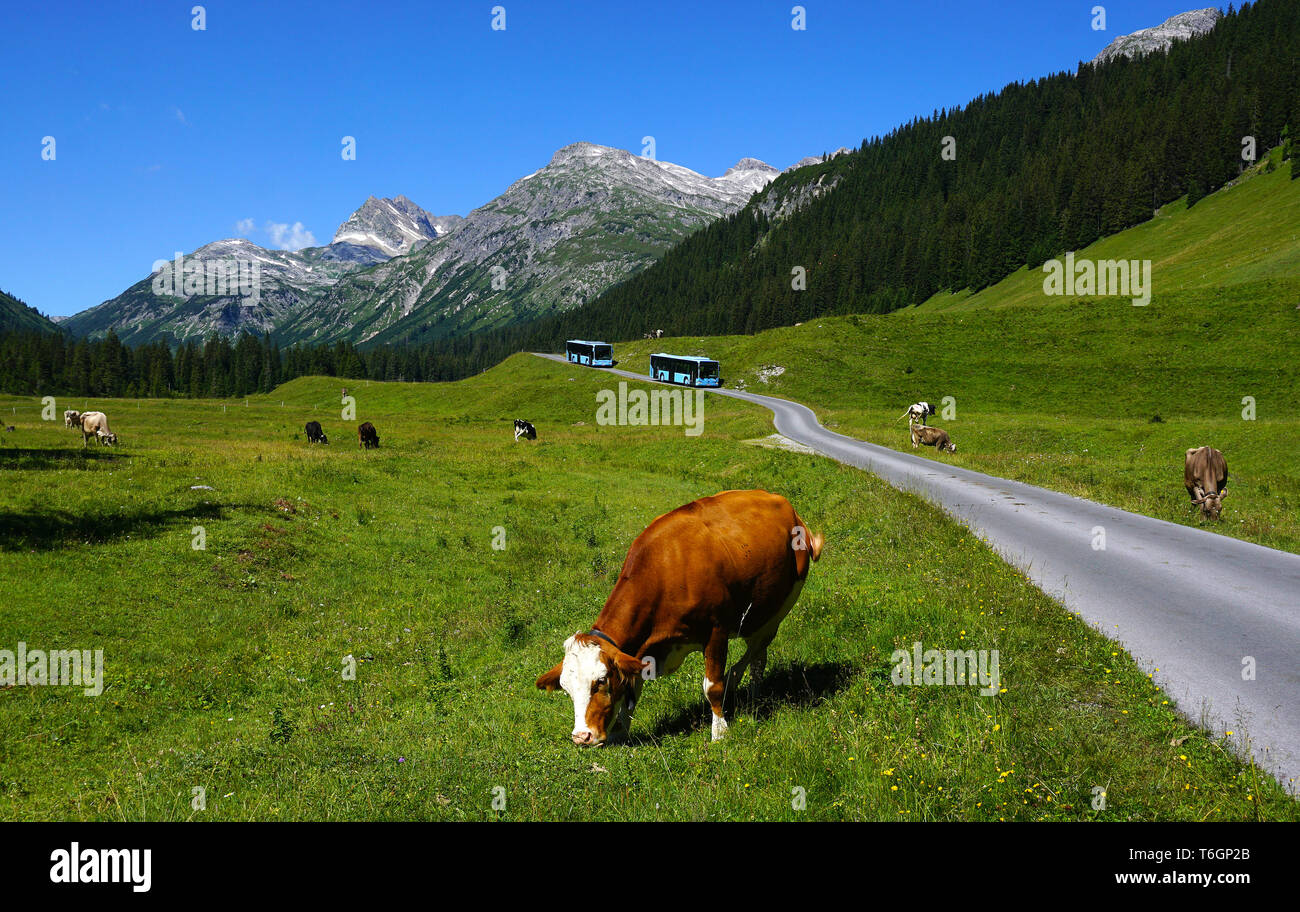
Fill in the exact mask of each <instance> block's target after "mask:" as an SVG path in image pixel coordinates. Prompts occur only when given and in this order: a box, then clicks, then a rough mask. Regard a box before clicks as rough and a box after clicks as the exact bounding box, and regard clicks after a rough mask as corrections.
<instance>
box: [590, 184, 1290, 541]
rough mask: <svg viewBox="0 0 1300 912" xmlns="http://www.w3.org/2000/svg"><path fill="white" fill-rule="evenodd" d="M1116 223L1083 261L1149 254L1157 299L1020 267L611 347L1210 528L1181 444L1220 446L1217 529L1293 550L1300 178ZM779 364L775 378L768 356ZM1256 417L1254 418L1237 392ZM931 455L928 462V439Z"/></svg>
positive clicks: (856, 425) (871, 434)
mask: <svg viewBox="0 0 1300 912" xmlns="http://www.w3.org/2000/svg"><path fill="white" fill-rule="evenodd" d="M1260 170H1261V173H1259V174H1258V175H1256V176H1251V177H1249V179H1247V180H1243V181H1241V182H1240V183H1238V184H1236V185H1234V186H1232V187H1229V188H1226V189H1224V190H1222V191H1219V192H1218V193H1216V194H1213V195H1212V196H1209V197H1207V198H1205V199H1203V200H1201V201H1200V202H1199V203H1197V204H1196V205H1195V206H1194V207H1193V208H1192V209H1190V210H1188V209H1187V208H1186V206H1185V205H1184V204H1183V202H1182V201H1180V202H1178V203H1175V204H1174V205H1172V206H1170V207H1167V208H1166V209H1165V210H1163V211H1162V212H1161V214H1160V216H1159V217H1158V218H1156V219H1155V220H1154V221H1152V222H1150V223H1148V224H1144V225H1141V226H1138V227H1136V228H1133V229H1130V230H1128V231H1125V232H1122V233H1121V234H1118V235H1115V236H1114V237H1110V238H1106V239H1104V240H1102V241H1099V242H1098V243H1096V244H1094V245H1092V246H1090V247H1087V248H1085V249H1084V250H1081V251H1079V252H1078V254H1077V256H1078V257H1079V258H1088V259H1094V260H1100V259H1109V258H1138V259H1144V258H1150V259H1151V260H1152V261H1153V263H1152V277H1153V285H1154V294H1153V296H1152V299H1151V303H1150V305H1148V306H1146V307H1135V306H1133V305H1132V304H1131V303H1130V300H1129V299H1127V298H1119V297H1108V298H1091V299H1084V298H1068V299H1067V298H1062V297H1049V296H1046V295H1044V294H1043V286H1042V282H1043V277H1044V276H1043V273H1042V272H1033V273H1030V272H1028V271H1024V270H1022V271H1021V272H1018V273H1016V274H1015V275H1012V276H1010V277H1008V278H1007V279H1005V280H1003V281H1002V282H1000V283H998V284H997V285H995V286H993V287H991V288H988V289H985V290H984V291H982V292H980V293H979V294H976V295H970V294H963V295H942V296H936V297H935V298H933V299H931V300H930V301H927V302H926V303H925V304H923V305H920V306H918V307H913V308H907V309H905V310H902V311H899V312H896V313H893V314H889V315H878V316H872V315H856V316H848V317H834V318H822V319H817V320H813V321H809V322H807V323H805V324H803V325H802V326H797V327H786V328H783V329H775V330H770V331H768V332H764V333H759V334H757V335H754V336H719V337H707V338H698V337H697V338H689V339H657V340H653V341H639V342H630V343H624V344H620V345H618V346H617V347H616V348H615V355H616V357H617V358H618V359H619V361H620V366H622V367H627V368H630V369H633V370H641V369H643V368H644V367H645V365H646V363H647V361H646V358H647V355H648V354H649V353H650V352H651V351H660V350H665V351H678V352H682V353H686V354H705V353H707V354H708V355H709V356H710V357H715V358H718V359H719V360H720V361H721V362H722V367H723V374H724V378H725V382H726V385H728V386H737V385H744V386H745V387H747V388H749V389H752V390H754V391H757V392H764V393H771V394H774V395H778V396H784V397H787V398H791V399H795V400H798V401H800V402H803V403H805V404H807V405H809V406H812V407H813V408H814V409H816V411H817V413H818V415H819V417H820V418H821V420H822V422H823V424H826V425H827V426H828V427H832V428H835V429H837V430H839V431H840V432H841V433H846V434H850V435H853V436H857V437H860V438H862V439H865V440H870V441H872V442H874V443H880V444H883V445H886V446H892V447H894V448H896V449H906V450H910V448H911V444H910V441H909V440H908V438H907V427H906V424H905V423H902V422H899V421H897V419H898V417H899V416H900V415H901V414H902V413H903V411H904V409H906V407H907V406H908V404H910V403H912V402H914V401H917V400H927V401H929V402H931V403H933V404H934V405H935V406H936V407H940V405H941V400H942V399H943V398H944V397H945V396H952V397H953V398H954V399H955V409H956V417H955V418H952V419H948V418H945V417H944V416H943V415H942V414H940V415H936V416H934V418H932V419H931V423H932V424H935V425H937V426H939V427H943V428H945V429H946V430H948V431H949V433H950V434H951V435H952V437H953V439H954V440H955V441H956V442H957V444H958V452H957V453H956V454H955V455H951V456H949V455H945V456H944V457H943V458H944V460H945V461H952V462H954V463H956V464H958V465H964V466H967V467H969V468H973V469H977V470H979V471H983V472H988V473H990V474H993V475H999V476H1003V477H1009V478H1015V479H1018V480H1021V481H1026V482H1030V483H1032V484H1038V485H1042V486H1044V487H1048V488H1053V489H1055V490H1060V491H1065V492H1067V493H1070V494H1075V495H1078V496H1081V497H1087V498H1089V499H1092V500H1097V501H1101V502H1103V503H1109V504H1113V505H1114V506H1118V507H1122V508H1124V509H1128V510H1134V511H1137V512H1140V513H1145V514H1147V515H1150V516H1156V517H1159V518H1161V519H1167V520H1170V521H1173V522H1183V523H1192V524H1196V523H1200V522H1201V520H1200V519H1199V517H1198V516H1197V515H1196V513H1195V512H1194V511H1193V510H1192V509H1191V507H1190V505H1189V503H1188V498H1187V495H1186V492H1185V491H1184V490H1183V487H1182V466H1183V454H1184V451H1185V450H1186V449H1188V448H1189V447H1193V446H1200V445H1202V444H1210V445H1213V446H1215V447H1217V448H1218V449H1220V450H1222V451H1223V452H1224V454H1225V456H1226V457H1227V460H1228V465H1229V471H1230V475H1231V482H1230V485H1229V490H1230V491H1231V492H1232V493H1231V494H1230V496H1229V497H1228V499H1227V500H1226V501H1225V511H1224V513H1223V521H1222V522H1220V523H1218V524H1217V525H1215V526H1214V527H1213V528H1214V530H1215V531H1218V532H1222V533H1223V534H1227V535H1234V536H1237V537H1240V538H1245V539H1248V540H1250V541H1255V542H1259V543H1261V544H1265V545H1269V546H1272V547H1277V548H1284V549H1286V550H1290V551H1300V462H1297V460H1295V459H1294V458H1291V456H1290V455H1289V454H1293V453H1295V452H1297V450H1298V448H1300V368H1298V367H1297V363H1298V356H1300V181H1293V180H1290V179H1289V175H1288V174H1287V169H1286V168H1280V169H1278V168H1275V169H1273V170H1272V171H1269V172H1267V173H1262V172H1263V169H1260ZM771 367H782V368H784V372H783V373H782V374H781V375H780V376H778V377H775V378H774V379H771V380H770V381H769V382H767V383H764V382H762V381H761V380H760V379H759V376H758V371H759V370H760V369H763V368H771ZM1248 396H1249V397H1253V398H1254V400H1255V409H1256V420H1254V421H1247V420H1243V418H1242V413H1243V410H1244V409H1245V408H1246V406H1245V404H1243V401H1242V400H1243V398H1245V397H1248ZM920 452H921V453H922V455H925V456H929V457H932V458H933V456H934V453H933V451H932V450H929V449H923V450H921V451H920Z"/></svg>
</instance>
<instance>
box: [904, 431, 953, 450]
mask: <svg viewBox="0 0 1300 912" xmlns="http://www.w3.org/2000/svg"><path fill="white" fill-rule="evenodd" d="M911 428H912V449H916V445H917V444H918V443H923V444H925V445H926V446H932V447H935V448H937V449H938V450H939V451H940V452H943V451H944V450H947V451H948V452H949V453H955V452H957V444H955V443H953V442H952V441H951V440H949V439H948V432H947V431H944V430H940V429H939V428H937V427H928V426H926V425H924V424H913V425H911Z"/></svg>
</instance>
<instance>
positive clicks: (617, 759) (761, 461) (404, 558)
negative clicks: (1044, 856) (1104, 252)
mask: <svg viewBox="0 0 1300 912" xmlns="http://www.w3.org/2000/svg"><path fill="white" fill-rule="evenodd" d="M1158 312H1159V311H1158V310H1153V311H1152V313H1158ZM848 325H851V324H845V326H846V327H847V326H848ZM608 379H609V378H608V377H606V376H605V375H602V374H601V373H599V372H594V371H588V370H575V369H572V368H569V367H567V366H565V365H558V364H553V363H549V362H541V361H540V360H538V359H534V358H529V357H526V356H520V357H516V358H514V359H511V360H510V361H509V362H507V363H506V364H505V365H503V366H501V367H500V368H497V369H495V370H493V371H490V372H488V373H487V374H485V375H482V376H480V377H478V378H475V379H473V380H469V381H465V382H463V383H459V384H454V385H448V386H444V387H430V386H424V385H419V386H416V385H396V384H377V383H376V384H369V385H364V386H359V387H354V388H353V389H352V392H353V393H354V394H355V395H356V396H357V397H358V400H359V409H358V415H357V418H358V419H359V420H372V421H374V422H375V424H376V425H377V426H378V428H379V433H380V435H381V437H382V441H383V447H382V449H380V450H378V451H371V452H368V453H367V452H361V451H359V450H358V448H357V447H356V445H355V442H354V438H353V437H352V436H350V430H349V428H350V426H348V425H345V424H344V423H342V422H341V421H340V420H338V414H337V412H336V411H334V408H335V406H334V405H332V403H333V402H336V401H337V399H336V398H335V397H336V396H337V395H338V385H339V384H338V381H333V380H316V379H309V380H299V381H295V382H293V383H291V384H288V385H287V386H285V387H284V388H282V389H281V390H278V391H277V392H276V393H275V394H274V395H273V396H272V397H264V398H254V399H253V400H251V402H250V404H249V405H248V406H247V407H244V406H242V405H226V406H223V405H222V404H221V403H213V402H201V401H200V402H151V401H145V402H142V403H140V404H138V405H137V404H136V403H135V402H131V401H123V402H95V403H93V405H96V406H101V407H103V408H104V409H105V410H106V411H107V412H108V413H109V415H110V417H111V418H112V421H113V426H114V429H115V430H116V431H117V432H118V434H119V435H120V437H121V440H122V445H121V447H119V448H118V449H117V450H112V451H110V450H102V451H101V450H98V449H92V450H90V451H89V452H88V453H83V452H82V450H81V446H80V442H79V440H78V439H77V437H76V435H75V434H74V433H73V432H72V431H68V430H66V429H64V428H63V427H62V425H61V424H58V423H54V422H51V423H42V422H40V421H38V420H36V411H35V409H36V402H35V401H34V400H18V399H4V400H0V411H2V412H3V413H5V414H7V415H8V417H6V418H5V423H12V424H16V425H17V430H16V432H13V433H6V434H2V435H0V474H2V475H3V488H2V489H0V490H2V491H3V499H2V500H0V576H2V578H3V579H5V581H6V598H5V599H4V600H3V603H0V647H6V648H10V649H12V648H14V645H15V643H16V642H17V641H18V640H23V641H25V642H27V643H28V644H30V645H31V646H32V647H33V648H35V647H45V648H63V647H79V648H103V649H104V651H105V654H106V665H107V673H106V678H107V688H106V690H105V692H104V694H103V695H102V696H101V697H99V698H98V699H90V698H86V697H84V696H81V695H80V692H79V691H75V692H74V691H70V690H68V689H55V688H38V687H25V688H11V689H7V690H0V818H4V819H33V818H40V819H45V818H77V819H82V818H94V819H142V818H148V819H185V818H197V819H245V818H253V819H290V818H311V819H387V818H414V819H447V820H462V819H493V818H505V819H512V820H518V819H533V818H548V819H554V818H562V819H568V818H594V819H704V818H725V819H751V818H754V819H809V818H820V819H911V820H926V819H977V820H984V819H991V820H997V819H1001V818H1005V819H1039V818H1065V819H1092V818H1103V819H1189V820H1202V819H1215V820H1239V819H1260V818H1263V819H1277V818H1283V819H1292V820H1294V819H1297V818H1298V817H1300V811H1298V810H1297V805H1296V804H1295V802H1294V801H1292V800H1291V799H1290V798H1288V797H1286V795H1284V793H1283V791H1282V789H1281V788H1280V787H1279V786H1278V785H1277V784H1275V783H1273V782H1271V781H1269V780H1268V779H1267V777H1264V776H1257V775H1256V773H1255V771H1254V770H1253V769H1252V768H1251V767H1249V766H1243V765H1242V764H1241V763H1240V762H1239V761H1238V760H1237V759H1235V757H1234V756H1233V754H1232V753H1231V751H1230V750H1228V749H1227V748H1228V742H1230V741H1233V740H1235V739H1236V738H1237V737H1240V736H1241V735H1242V734H1243V733H1242V732H1240V731H1238V732H1236V733H1234V734H1233V735H1232V736H1231V737H1229V736H1227V735H1226V734H1225V733H1214V734H1211V735H1208V736H1207V735H1206V734H1204V733H1200V732H1198V731H1196V730H1195V729H1194V728H1192V727H1190V726H1189V725H1188V724H1186V723H1185V722H1183V721H1181V720H1180V718H1179V717H1178V716H1176V715H1175V713H1174V712H1173V707H1171V706H1170V705H1169V704H1168V702H1167V699H1166V697H1165V696H1164V695H1163V694H1162V693H1160V692H1159V691H1158V690H1157V689H1156V688H1155V687H1154V686H1153V685H1152V684H1151V682H1150V681H1149V680H1148V679H1147V678H1146V677H1145V676H1144V675H1143V674H1142V673H1141V672H1140V671H1139V670H1138V669H1137V668H1136V667H1135V666H1134V664H1133V663H1132V661H1131V660H1130V659H1129V658H1128V656H1127V655H1125V654H1123V653H1121V652H1120V651H1119V650H1118V648H1116V647H1115V646H1113V644H1111V643H1109V642H1108V641H1107V640H1105V639H1104V638H1103V637H1101V636H1100V635H1099V634H1097V633H1095V632H1093V631H1092V630H1090V629H1089V628H1088V627H1087V626H1086V625H1085V624H1083V623H1082V622H1081V621H1080V620H1079V619H1077V618H1075V617H1072V616H1070V615H1069V614H1067V613H1066V612H1064V611H1062V610H1061V608H1060V607H1059V606H1058V605H1056V604H1055V603H1053V602H1051V601H1050V600H1049V599H1047V598H1046V597H1045V596H1044V595H1042V594H1041V593H1040V592H1039V591H1037V590H1036V589H1035V588H1034V587H1033V586H1031V585H1030V584H1028V583H1027V582H1026V581H1025V580H1023V579H1022V578H1020V577H1018V576H1017V575H1016V574H1015V573H1014V572H1013V571H1011V570H1010V569H1009V568H1008V567H1007V566H1006V565H1005V564H1003V563H1002V562H1001V561H1000V560H999V559H998V558H997V557H996V556H995V555H994V554H993V553H992V552H991V551H990V550H989V549H988V548H987V547H985V546H984V545H983V544H982V543H981V542H979V541H977V540H975V539H974V538H972V537H971V536H970V535H969V534H967V532H966V531H965V530H964V529H963V528H962V527H960V526H958V525H956V524H955V523H953V522H951V521H949V520H948V519H946V518H945V517H943V516H941V515H940V514H938V513H937V512H936V511H934V510H932V509H930V508H929V507H927V506H926V505H924V504H922V503H921V502H920V501H918V500H916V499H915V498H913V497H911V496H909V495H905V494H901V493H899V492H896V491H894V490H893V489H891V488H889V487H888V486H886V485H884V484H883V483H881V482H879V481H878V480H876V479H874V478H873V477H871V476H869V475H866V474H865V473H861V472H858V471H855V470H851V469H846V468H844V467H841V466H838V465H836V464H834V463H832V462H830V461H829V460H824V459H818V458H812V457H807V456H801V455H796V454H790V453H781V452H773V451H769V450H764V449H759V448H755V447H746V446H743V445H740V444H738V442H737V441H739V440H743V439H747V438H752V437H758V436H762V435H764V434H766V433H768V432H769V431H770V424H769V420H768V415H767V413H766V412H765V411H763V410H761V409H758V408H756V407H752V406H749V405H746V404H743V403H732V402H725V401H721V400H717V399H709V400H708V406H707V408H708V411H707V422H706V426H705V433H704V435H703V436H701V437H698V438H688V437H686V436H684V435H683V434H682V433H681V430H680V429H668V428H611V427H600V426H597V425H596V424H595V418H594V416H595V405H596V402H595V393H596V391H597V390H598V389H600V388H601V387H602V386H604V385H605V384H607V383H608ZM281 400H283V401H284V403H285V404H284V406H283V407H282V406H281V404H280V402H281ZM85 404H90V403H81V402H74V401H68V402H60V403H58V409H59V410H60V411H61V410H62V409H63V408H66V407H79V406H83V405H85ZM314 406H319V408H314ZM13 409H17V410H18V411H16V412H15V411H13ZM516 416H522V417H528V418H530V419H532V420H533V421H534V422H535V423H536V424H537V426H538V428H539V431H540V435H541V439H540V440H539V441H538V442H536V443H534V444H523V443H519V444H516V443H515V442H514V441H513V440H512V438H511V433H510V419H512V418H514V417H516ZM312 417H315V418H318V419H320V420H321V421H322V423H323V424H324V425H325V428H326V431H327V432H328V433H330V434H331V439H332V440H333V441H334V442H333V444H332V445H331V446H330V447H328V448H323V447H311V446H308V445H307V444H306V443H305V442H304V441H303V439H302V431H301V427H302V424H303V423H304V422H305V421H306V420H309V419H310V418H312ZM195 485H210V486H211V487H212V488H213V489H214V490H211V491H206V490H194V489H193V486H195ZM751 486H761V487H766V488H769V489H771V490H775V491H779V492H781V493H784V494H786V495H787V496H788V497H789V498H790V499H791V500H792V502H793V503H794V504H795V506H796V508H797V509H798V510H799V511H800V513H801V515H802V516H803V517H804V519H805V520H807V521H808V522H809V523H810V524H811V525H812V526H813V528H814V529H818V530H820V531H823V532H824V533H825V535H826V538H827V547H826V552H825V554H824V555H823V558H822V560H821V562H820V563H818V564H817V565H816V566H815V567H814V569H813V572H812V574H811V577H810V580H809V583H808V585H807V587H806V588H805V590H804V593H803V596H802V598H801V600H800V604H799V606H798V607H797V608H796V609H795V611H794V612H793V614H792V615H791V616H790V618H788V619H787V621H786V623H785V624H784V625H783V627H782V631H781V633H780V635H779V636H778V637H777V639H776V641H775V643H774V645H773V650H772V656H771V660H770V662H769V696H768V698H767V699H766V700H764V701H762V702H760V703H759V704H758V705H757V706H753V705H749V704H742V708H741V712H740V719H739V721H738V722H737V723H736V724H733V726H732V731H731V734H730V735H729V736H728V739H727V740H726V741H724V742H722V743H720V744H716V745H715V744H709V743H708V734H707V729H706V728H705V727H704V721H705V714H706V708H705V703H704V700H703V697H702V695H701V694H700V674H701V673H702V662H701V660H700V659H699V657H698V656H695V657H692V658H691V659H690V660H688V662H687V664H686V665H685V666H684V667H683V669H682V670H681V671H680V672H679V673H678V674H677V675H675V676H673V677H670V678H667V679H665V680H663V681H660V682H657V683H654V684H652V685H650V686H649V687H648V688H647V690H646V693H645V695H644V697H643V700H642V705H641V707H640V708H639V711H638V715H637V719H636V722H635V723H634V728H633V733H634V737H635V741H634V743H633V744H632V745H630V746H623V747H613V748H606V749H602V750H599V751H580V750H577V749H575V748H574V747H573V746H572V745H571V744H569V743H568V738H567V733H568V730H569V727H570V725H571V720H572V710H571V707H570V705H569V704H568V702H567V698H565V697H564V696H562V695H558V694H553V695H547V694H542V693H540V692H538V691H536V689H535V688H534V687H533V685H532V682H533V679H534V677H535V676H536V675H537V674H538V673H539V672H540V671H542V670H543V669H545V668H547V667H549V666H550V665H551V664H552V663H554V662H555V661H556V660H557V659H558V658H559V655H560V643H561V641H562V640H563V638H564V637H565V636H567V635H568V634H570V633H572V632H573V631H575V630H578V629H585V628H586V627H587V626H588V625H589V624H590V622H591V620H592V619H593V618H594V617H595V614H596V612H597V610H598V609H599V606H600V605H601V603H602V602H603V600H604V599H605V597H606V596H607V594H608V592H609V590H610V588H611V586H612V585H613V582H614V580H615V578H616V576H617V573H618V569H619V566H620V564H621V561H622V558H623V556H624V554H625V553H626V549H627V547H628V545H629V544H630V542H631V541H632V539H633V538H634V537H635V536H636V535H637V534H638V533H639V532H640V531H641V530H642V529H643V528H644V527H645V526H646V524H647V523H648V522H649V521H650V520H651V519H652V518H653V517H654V516H656V515H658V514H660V513H662V512H664V511H666V510H668V509H671V508H673V507H675V506H677V505H679V504H681V503H684V502H687V501H689V500H691V499H693V498H695V497H698V496H701V495H704V494H708V493H713V492H715V491H718V490H722V489H727V488H744V487H751ZM195 525H202V526H204V527H205V529H206V536H207V548H206V550H203V551H196V550H193V549H192V548H191V546H190V545H191V536H192V527H193V526H195ZM498 526H499V527H503V528H504V529H505V534H506V545H507V547H506V549H505V550H504V551H495V550H493V549H492V547H491V542H492V537H493V530H494V528H495V527H498ZM916 640H921V641H923V642H925V643H926V644H927V648H928V647H937V648H963V649H965V648H970V649H998V650H1000V653H1001V671H1002V684H1003V687H1004V688H1005V689H1006V692H1005V693H1002V694H1000V695H999V696H997V697H992V698H989V697H980V696H978V695H976V693H975V692H974V691H973V689H971V688H968V687H961V686H956V687H896V686H893V685H892V684H891V683H890V680H889V668H890V662H889V656H890V653H891V652H892V651H893V650H894V649H895V648H899V647H903V648H907V647H909V646H910V645H911V643H913V642H914V641H916ZM349 654H350V655H353V656H355V657H357V658H358V659H360V663H359V668H358V673H357V680H355V681H345V680H342V679H341V675H340V669H341V668H342V662H343V657H344V656H347V655H349ZM277 711H278V716H277ZM277 718H278V719H279V720H280V721H279V723H278V724H277ZM498 786H500V787H503V788H504V789H505V790H506V791H505V795H506V800H507V809H506V810H505V811H494V810H492V808H491V803H492V799H493V793H492V790H493V789H494V788H495V787H498ZM195 787H203V788H204V789H206V795H207V809H206V810H205V811H201V812H196V811H192V810H191V807H190V802H191V794H192V792H191V790H192V789H193V788H195ZM1096 787H1102V788H1104V789H1106V790H1107V793H1108V798H1107V807H1106V809H1104V810H1094V809H1093V808H1092V806H1091V799H1092V795H1093V789H1094V788H1096ZM795 788H802V789H805V790H806V794H807V807H806V809H804V810H795V809H794V808H793V807H792V790H793V789H795Z"/></svg>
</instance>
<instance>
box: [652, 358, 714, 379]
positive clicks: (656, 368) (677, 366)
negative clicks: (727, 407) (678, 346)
mask: <svg viewBox="0 0 1300 912" xmlns="http://www.w3.org/2000/svg"><path fill="white" fill-rule="evenodd" d="M650 376H651V377H652V378H654V379H655V380H667V381H668V382H669V383H681V384H683V385H685V386H717V385H718V384H719V383H720V382H721V380H720V376H721V370H720V368H719V366H718V362H717V361H714V360H713V359H712V358H694V357H691V356H690V355H666V354H663V353H662V352H660V353H659V354H655V355H651V356H650Z"/></svg>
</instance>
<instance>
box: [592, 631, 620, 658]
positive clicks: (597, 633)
mask: <svg viewBox="0 0 1300 912" xmlns="http://www.w3.org/2000/svg"><path fill="white" fill-rule="evenodd" d="M586 635H587V636H594V637H596V638H597V639H600V640H604V641H605V642H606V643H608V644H609V645H611V646H613V647H614V648H615V649H616V650H618V651H619V652H622V651H623V650H622V648H621V647H620V646H619V645H618V644H617V643H615V642H614V641H613V640H611V639H610V638H609V637H608V636H606V635H605V634H603V633H601V632H600V631H599V630H597V629H596V628H595V627H592V628H591V629H590V630H588V631H587V634H586Z"/></svg>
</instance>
